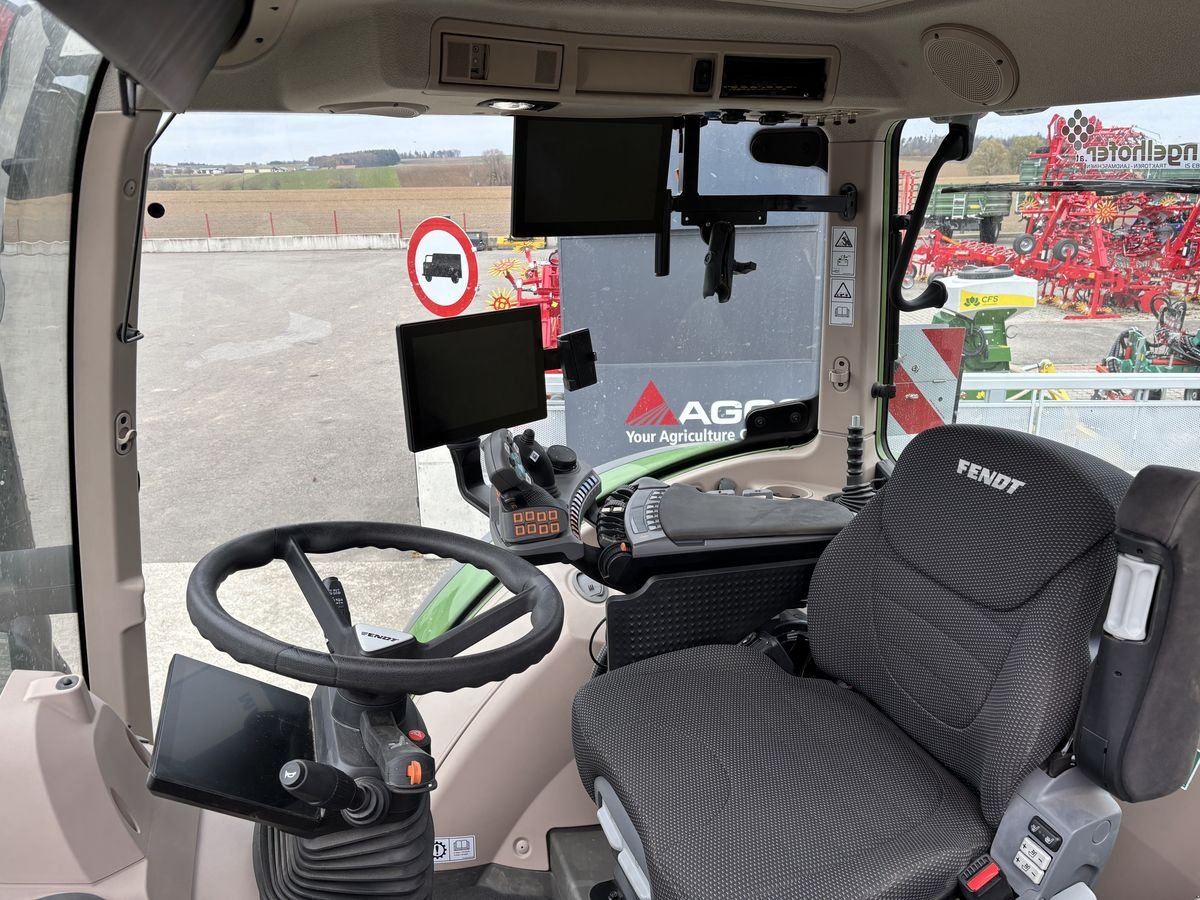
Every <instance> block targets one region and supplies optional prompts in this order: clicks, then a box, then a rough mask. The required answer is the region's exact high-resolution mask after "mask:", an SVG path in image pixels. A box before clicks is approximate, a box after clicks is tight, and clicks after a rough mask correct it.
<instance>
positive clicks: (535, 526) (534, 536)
mask: <svg viewBox="0 0 1200 900" xmlns="http://www.w3.org/2000/svg"><path fill="white" fill-rule="evenodd" d="M565 519H566V512H565V511H564V510H561V509H558V508H557V507H554V506H530V507H526V508H525V509H516V510H511V511H509V510H506V511H504V512H502V513H501V514H500V536H501V537H502V538H504V540H505V542H507V543H509V544H523V543H527V542H529V541H544V540H548V539H549V538H556V537H558V536H559V535H561V534H562V533H563V525H564V523H565Z"/></svg>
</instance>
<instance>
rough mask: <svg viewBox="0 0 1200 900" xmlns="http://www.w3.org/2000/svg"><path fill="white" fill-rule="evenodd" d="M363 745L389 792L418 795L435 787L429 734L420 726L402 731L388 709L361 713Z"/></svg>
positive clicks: (434, 770) (434, 766)
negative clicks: (420, 728)
mask: <svg viewBox="0 0 1200 900" xmlns="http://www.w3.org/2000/svg"><path fill="white" fill-rule="evenodd" d="M361 721H362V726H361V729H360V731H361V734H362V738H363V746H364V747H365V748H366V750H367V753H369V754H370V756H371V758H372V759H373V760H375V764H376V765H377V766H379V772H380V777H381V778H382V779H383V783H384V784H385V785H387V788H388V790H389V791H392V792H394V793H397V794H420V793H424V792H426V791H431V790H433V789H434V788H435V787H437V782H436V781H435V780H434V774H435V772H436V765H435V763H434V760H433V757H432V756H431V755H430V754H429V752H428V751H429V736H428V735H427V734H425V732H424V731H421V730H419V729H415V728H414V729H409V730H407V731H406V730H404V729H403V728H401V727H400V725H399V724H398V723H397V722H396V717H395V715H394V714H393V713H392V712H391V711H388V710H368V711H366V712H364V713H363V714H362V720H361Z"/></svg>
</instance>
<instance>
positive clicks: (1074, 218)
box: [911, 111, 1200, 318]
mask: <svg viewBox="0 0 1200 900" xmlns="http://www.w3.org/2000/svg"><path fill="white" fill-rule="evenodd" d="M1188 146H1189V147H1192V148H1193V149H1194V145H1188ZM1156 154H1158V155H1156ZM1160 156H1165V151H1164V145H1161V144H1156V143H1155V142H1153V141H1150V140H1149V139H1147V138H1146V136H1145V135H1143V134H1142V133H1141V132H1140V131H1138V130H1137V129H1134V128H1130V127H1119V128H1106V127H1104V126H1102V125H1101V123H1100V121H1099V120H1098V119H1096V118H1095V117H1094V116H1092V117H1084V116H1083V115H1082V113H1080V112H1078V111H1076V113H1075V114H1074V115H1073V116H1071V117H1070V118H1064V117H1063V116H1060V115H1055V116H1054V117H1053V118H1052V119H1051V120H1050V124H1049V126H1048V129H1047V146H1046V148H1045V149H1043V150H1041V151H1038V152H1035V153H1031V154H1030V155H1029V159H1028V160H1027V162H1026V164H1025V165H1023V166H1022V176H1023V177H1022V180H1021V181H1019V182H1016V183H1009V184H986V185H970V186H964V187H961V188H960V187H955V186H951V187H947V188H943V189H942V190H943V192H945V193H953V192H957V191H965V190H970V191H972V192H978V191H995V192H1010V193H1018V194H1019V195H1020V199H1019V205H1018V209H1019V213H1020V216H1021V218H1022V219H1023V221H1024V225H1025V228H1024V233H1023V234H1020V235H1018V236H1017V238H1016V239H1015V240H1014V241H1013V242H1012V247H1011V248H1009V247H1000V246H995V245H992V244H986V243H982V242H978V241H956V240H954V239H952V238H950V237H947V236H946V235H943V234H942V233H940V232H939V231H937V230H934V231H932V232H930V234H929V235H928V237H926V238H925V239H924V240H923V241H922V243H921V244H920V245H919V246H918V248H917V252H916V253H914V255H913V269H912V272H911V277H912V278H914V279H915V278H917V277H920V276H929V277H933V276H936V275H939V274H952V273H954V272H957V271H960V270H962V269H963V268H965V267H967V266H992V265H1007V266H1010V267H1012V269H1013V271H1014V272H1015V273H1016V274H1018V275H1024V276H1026V277H1029V278H1036V279H1037V280H1038V283H1039V290H1040V294H1041V298H1042V300H1043V301H1045V302H1057V303H1059V304H1061V305H1062V306H1064V307H1066V308H1069V309H1073V310H1074V311H1075V313H1077V314H1078V315H1079V316H1080V317H1084V318H1100V317H1109V316H1113V315H1115V313H1114V312H1111V311H1110V310H1116V309H1121V308H1132V309H1138V310H1141V311H1142V312H1155V311H1157V309H1159V308H1161V306H1162V305H1163V303H1166V302H1168V301H1169V300H1170V299H1171V298H1172V297H1173V296H1181V295H1182V296H1192V295H1195V294H1197V293H1200V197H1198V196H1197V192H1198V191H1200V181H1186V182H1178V181H1167V180H1157V181H1156V180H1154V178H1153V177H1148V176H1154V175H1159V174H1162V175H1172V176H1173V175H1175V174H1176V172H1177V171H1178V170H1165V171H1164V170H1161V169H1159V170H1156V169H1155V168H1154V163H1155V161H1156V160H1158V159H1160ZM1143 162H1144V163H1145V165H1144V166H1142V167H1141V168H1138V165H1139V163H1143ZM1118 164H1119V165H1120V167H1119V168H1111V166H1114V165H1118ZM1030 176H1032V177H1030Z"/></svg>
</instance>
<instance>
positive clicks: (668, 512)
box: [625, 478, 854, 559]
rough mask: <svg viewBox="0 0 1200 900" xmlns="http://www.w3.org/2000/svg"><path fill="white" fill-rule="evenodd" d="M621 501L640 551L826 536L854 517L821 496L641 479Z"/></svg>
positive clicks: (633, 546)
mask: <svg viewBox="0 0 1200 900" xmlns="http://www.w3.org/2000/svg"><path fill="white" fill-rule="evenodd" d="M634 487H635V490H634V492H633V495H632V496H631V497H630V498H629V501H628V502H627V503H626V506H625V530H626V533H627V535H628V542H629V545H630V550H631V552H632V553H633V556H634V558H635V559H636V558H637V557H639V556H661V555H669V554H675V553H694V552H696V550H697V549H706V550H723V549H736V548H739V547H759V546H763V545H768V544H790V543H797V542H804V541H827V540H829V538H830V537H832V536H833V535H835V534H837V533H838V532H839V531H841V530H842V528H843V527H844V526H845V525H846V524H847V523H849V522H850V520H851V519H853V518H854V515H853V513H851V512H850V511H849V510H847V509H845V508H843V507H841V506H838V505H837V504H835V503H827V502H826V501H824V500H781V499H774V498H771V497H764V496H753V497H747V496H738V495H736V494H725V493H704V492H703V491H700V490H697V489H696V488H693V487H689V486H688V485H685V484H673V485H667V484H665V483H663V482H661V481H658V480H657V479H653V478H643V479H641V480H639V481H637V482H636V483H635V485H634Z"/></svg>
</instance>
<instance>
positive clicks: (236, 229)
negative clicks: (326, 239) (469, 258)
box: [145, 187, 512, 238]
mask: <svg viewBox="0 0 1200 900" xmlns="http://www.w3.org/2000/svg"><path fill="white" fill-rule="evenodd" d="M511 193H512V189H511V188H509V187H427V188H426V187H413V188H353V189H344V190H343V189H326V190H278V191H273V190H267V191H236V190H231V191H151V192H150V195H149V202H152V203H153V202H156V201H157V202H158V203H161V204H162V205H163V207H164V209H165V215H163V216H162V218H159V219H154V218H150V217H149V216H147V217H146V227H145V236H146V237H148V238H197V237H199V238H202V237H261V236H265V235H271V234H276V235H287V234H395V233H396V232H397V231H399V232H401V233H402V234H404V235H408V234H411V233H412V230H413V228H415V227H416V225H417V223H418V222H420V221H421V220H422V219H425V218H427V217H429V216H438V215H443V216H449V217H450V218H452V219H453V220H454V221H456V222H458V223H459V224H464V225H465V226H466V227H467V228H469V229H472V230H480V231H486V232H488V233H489V234H491V235H503V234H508V230H509V205H510V197H511Z"/></svg>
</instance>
